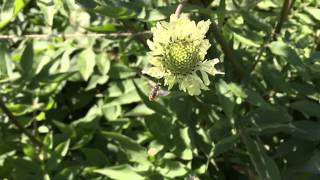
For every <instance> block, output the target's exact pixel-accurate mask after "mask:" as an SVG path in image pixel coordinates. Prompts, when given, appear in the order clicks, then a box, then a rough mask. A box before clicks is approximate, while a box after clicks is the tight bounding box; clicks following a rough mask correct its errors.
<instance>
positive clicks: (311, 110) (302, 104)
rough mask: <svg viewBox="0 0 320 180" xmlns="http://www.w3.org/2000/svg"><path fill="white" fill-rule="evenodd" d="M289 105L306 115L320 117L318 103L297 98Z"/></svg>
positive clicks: (319, 105)
mask: <svg viewBox="0 0 320 180" xmlns="http://www.w3.org/2000/svg"><path fill="white" fill-rule="evenodd" d="M290 107H291V108H293V109H295V110H297V111H300V112H302V113H303V114H304V115H306V116H307V117H310V116H315V117H317V118H320V104H319V103H316V102H313V101H309V100H307V99H305V100H299V101H295V102H293V103H291V104H290Z"/></svg>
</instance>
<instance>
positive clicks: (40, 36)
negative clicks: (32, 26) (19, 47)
mask: <svg viewBox="0 0 320 180" xmlns="http://www.w3.org/2000/svg"><path fill="white" fill-rule="evenodd" d="M148 34H151V32H150V31H144V32H137V33H132V32H118V33H81V32H75V33H66V34H57V35H55V34H27V35H22V36H16V35H0V40H1V39H26V38H31V39H51V38H55V37H64V38H78V37H111V38H117V37H133V36H143V35H148Z"/></svg>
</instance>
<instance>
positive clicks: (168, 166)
mask: <svg viewBox="0 0 320 180" xmlns="http://www.w3.org/2000/svg"><path fill="white" fill-rule="evenodd" d="M162 166H163V167H161V168H160V173H161V174H162V175H163V176H164V177H168V178H172V179H174V178H178V177H180V176H184V175H186V174H187V173H188V170H187V168H186V167H185V166H184V165H183V164H182V163H180V162H177V161H171V160H165V161H164V162H163V165H162Z"/></svg>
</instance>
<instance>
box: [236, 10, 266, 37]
mask: <svg viewBox="0 0 320 180" xmlns="http://www.w3.org/2000/svg"><path fill="white" fill-rule="evenodd" d="M240 13H241V15H242V16H243V18H244V20H245V22H246V23H247V24H248V26H249V27H250V28H253V29H256V30H260V31H265V32H267V33H271V31H272V26H270V24H268V23H266V22H264V21H263V20H262V19H260V18H259V16H258V15H256V14H254V15H253V14H252V12H249V11H247V10H242V11H240Z"/></svg>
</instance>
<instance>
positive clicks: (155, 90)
mask: <svg viewBox="0 0 320 180" xmlns="http://www.w3.org/2000/svg"><path fill="white" fill-rule="evenodd" d="M168 94H169V91H166V90H163V89H162V88H161V83H157V84H155V85H154V86H153V87H152V88H151V92H150V95H149V101H154V100H155V99H156V97H157V96H167V95H168Z"/></svg>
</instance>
